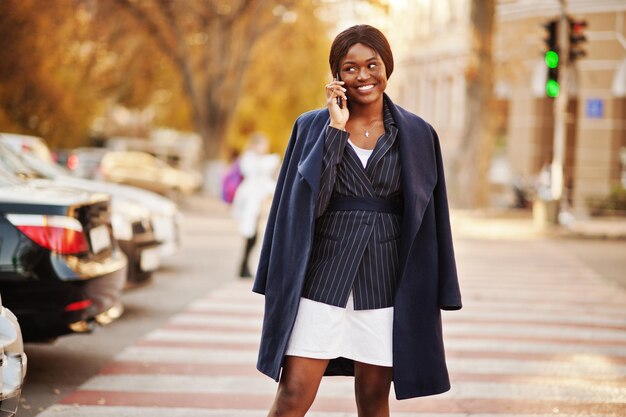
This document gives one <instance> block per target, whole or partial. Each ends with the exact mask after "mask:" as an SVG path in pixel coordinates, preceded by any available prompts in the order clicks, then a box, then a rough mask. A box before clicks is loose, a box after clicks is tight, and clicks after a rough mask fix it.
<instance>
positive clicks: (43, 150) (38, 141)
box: [0, 133, 52, 161]
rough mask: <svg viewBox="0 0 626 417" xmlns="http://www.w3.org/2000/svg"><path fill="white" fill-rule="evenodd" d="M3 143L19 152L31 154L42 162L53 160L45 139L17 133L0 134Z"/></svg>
mask: <svg viewBox="0 0 626 417" xmlns="http://www.w3.org/2000/svg"><path fill="white" fill-rule="evenodd" d="M0 137H2V142H3V143H5V144H6V145H8V146H10V147H12V148H13V149H15V150H16V151H18V152H30V153H34V154H35V155H37V156H38V157H39V158H40V159H42V160H50V161H51V160H52V153H51V152H50V148H49V147H48V145H47V144H46V141H44V140H43V138H40V137H38V136H30V135H18V134H17V133H0Z"/></svg>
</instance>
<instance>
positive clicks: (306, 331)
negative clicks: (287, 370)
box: [286, 139, 393, 366]
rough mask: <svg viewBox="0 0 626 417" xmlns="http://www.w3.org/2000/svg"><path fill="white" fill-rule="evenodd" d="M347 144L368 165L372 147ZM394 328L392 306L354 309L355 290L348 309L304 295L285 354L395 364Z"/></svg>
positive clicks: (384, 364)
mask: <svg viewBox="0 0 626 417" xmlns="http://www.w3.org/2000/svg"><path fill="white" fill-rule="evenodd" d="M348 143H349V144H350V145H351V146H352V148H353V149H354V150H355V152H356V154H357V155H358V157H359V159H360V160H361V162H362V163H363V166H364V167H365V166H366V165H367V160H368V158H369V157H370V155H371V154H372V149H362V148H359V147H357V146H355V145H354V144H353V143H352V142H351V141H350V140H349V139H348ZM392 328H393V307H387V308H379V309H374V310H354V300H353V298H352V293H351V294H350V297H349V298H348V304H347V306H346V308H341V307H336V306H333V305H330V304H325V303H320V302H318V301H313V300H309V299H307V298H301V299H300V305H299V308H298V314H297V316H296V322H295V324H294V327H293V331H292V332H291V337H290V338H289V343H288V345H287V352H286V355H290V356H302V357H305V358H316V359H334V358H339V357H343V358H347V359H352V360H354V361H357V362H363V363H368V364H372V365H378V366H392V364H393V351H392V335H393V334H392Z"/></svg>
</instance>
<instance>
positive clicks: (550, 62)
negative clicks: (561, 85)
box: [545, 51, 559, 68]
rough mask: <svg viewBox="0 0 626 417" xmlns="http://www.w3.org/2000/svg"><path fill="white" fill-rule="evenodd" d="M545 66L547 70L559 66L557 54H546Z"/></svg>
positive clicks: (550, 52) (552, 52) (551, 52)
mask: <svg viewBox="0 0 626 417" xmlns="http://www.w3.org/2000/svg"><path fill="white" fill-rule="evenodd" d="M545 59H546V65H547V66H548V68H556V67H558V66H559V54H557V53H556V52H554V51H548V52H546V58H545Z"/></svg>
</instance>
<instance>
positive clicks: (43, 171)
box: [20, 153, 70, 179]
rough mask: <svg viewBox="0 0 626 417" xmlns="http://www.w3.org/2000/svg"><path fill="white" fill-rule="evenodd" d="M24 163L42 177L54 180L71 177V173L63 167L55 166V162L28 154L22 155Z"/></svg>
mask: <svg viewBox="0 0 626 417" xmlns="http://www.w3.org/2000/svg"><path fill="white" fill-rule="evenodd" d="M20 158H21V159H22V161H23V162H24V163H25V164H26V165H28V167H29V168H30V169H31V170H33V171H35V172H36V173H37V174H38V175H39V176H40V177H44V178H48V179H54V178H58V177H64V176H70V173H69V172H68V171H66V170H65V169H64V168H63V167H61V166H59V165H57V164H55V163H54V162H49V161H42V160H41V159H40V158H38V157H37V156H35V155H33V154H30V153H26V154H23V155H20Z"/></svg>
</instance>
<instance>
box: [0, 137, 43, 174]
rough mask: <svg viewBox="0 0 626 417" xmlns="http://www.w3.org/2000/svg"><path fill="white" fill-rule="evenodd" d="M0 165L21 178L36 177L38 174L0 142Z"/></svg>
mask: <svg viewBox="0 0 626 417" xmlns="http://www.w3.org/2000/svg"><path fill="white" fill-rule="evenodd" d="M0 167H2V169H4V170H5V171H7V172H10V173H12V174H13V175H15V176H18V177H21V178H38V177H40V175H38V174H37V173H36V172H35V171H33V170H32V169H31V168H30V167H29V166H28V165H27V164H25V163H24V161H22V159H21V158H20V157H19V155H18V154H16V153H15V152H14V151H13V150H12V149H11V148H9V147H8V146H6V145H4V144H0Z"/></svg>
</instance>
